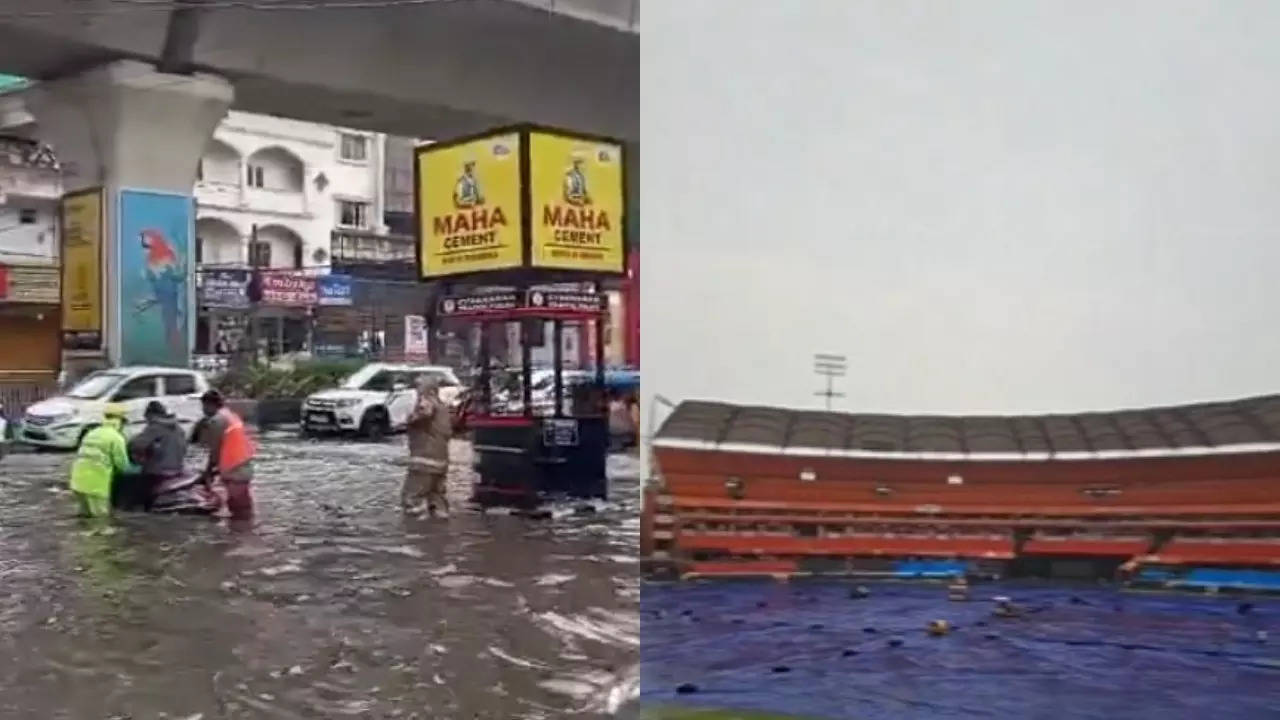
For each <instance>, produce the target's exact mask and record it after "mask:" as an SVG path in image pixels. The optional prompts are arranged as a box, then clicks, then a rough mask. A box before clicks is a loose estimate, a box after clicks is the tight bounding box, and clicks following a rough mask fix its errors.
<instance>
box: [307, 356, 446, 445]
mask: <svg viewBox="0 0 1280 720" xmlns="http://www.w3.org/2000/svg"><path fill="white" fill-rule="evenodd" d="M420 375H433V376H435V377H437V378H438V379H439V380H440V399H442V400H444V401H445V402H447V403H449V405H450V406H452V405H454V404H456V403H457V400H458V393H460V392H461V391H462V383H460V382H458V376H457V375H456V374H454V372H453V369H452V368H449V367H445V366H443V365H409V364H403V363H370V364H368V365H365V366H364V367H362V368H360V369H359V370H357V371H356V372H355V373H353V374H352V375H351V376H350V377H348V378H347V379H346V380H344V381H343V383H342V385H341V386H339V387H337V388H334V389H333V390H322V391H321V392H318V393H315V394H313V395H311V396H310V397H308V398H307V399H306V402H304V403H303V404H302V432H303V433H304V434H306V435H315V434H319V433H352V432H354V433H359V434H361V435H365V436H367V437H374V438H377V437H382V436H383V435H386V434H388V433H392V432H397V431H400V430H403V429H404V428H405V425H406V424H407V423H408V421H409V413H410V412H411V411H412V410H413V406H414V404H415V403H416V402H417V398H418V393H417V391H416V390H415V389H414V380H415V379H416V378H417V377H418V376H420Z"/></svg>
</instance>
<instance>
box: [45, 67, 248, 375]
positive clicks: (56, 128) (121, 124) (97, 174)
mask: <svg viewBox="0 0 1280 720" xmlns="http://www.w3.org/2000/svg"><path fill="white" fill-rule="evenodd" d="M26 96H27V106H28V108H29V109H30V111H31V114H32V115H34V116H35V118H36V121H37V123H38V125H39V127H40V129H41V133H42V135H43V136H44V139H46V140H47V141H48V142H49V143H50V144H51V145H52V146H53V148H54V152H55V153H56V154H57V156H58V160H59V162H60V163H61V165H62V168H63V184H64V187H65V192H67V193H76V192H79V191H85V190H93V189H100V190H101V192H102V217H103V223H102V225H103V231H102V252H101V261H100V263H99V267H100V269H101V273H102V275H101V282H100V283H99V287H100V288H101V295H102V299H101V304H100V308H101V309H100V313H101V318H102V325H101V337H102V343H101V347H100V348H99V349H96V350H74V351H71V350H69V351H68V352H67V358H66V359H67V363H66V364H67V365H68V370H69V371H71V372H72V373H75V372H76V370H77V369H78V367H77V366H79V367H83V366H84V365H102V364H109V365H123V364H144V363H145V364H156V365H168V366H186V365H187V364H188V363H189V362H190V354H191V347H192V343H193V341H194V337H195V325H196V322H195V259H196V252H195V237H194V233H195V201H194V199H193V197H192V188H193V186H194V184H195V179H196V172H197V167H198V165H199V162H200V157H201V155H202V154H203V153H204V150H205V147H206V145H207V143H208V142H209V139H210V138H211V137H212V136H213V131H214V129H215V128H216V127H217V125H218V123H219V122H220V121H221V120H222V119H223V117H224V116H225V115H226V112H227V109H228V107H230V105H231V101H232V99H233V97H234V89H233V87H232V86H231V84H230V83H229V82H228V81H227V80H225V79H223V78H220V77H217V76H213V75H204V74H192V75H171V74H166V73H161V72H158V71H157V70H156V69H155V68H154V67H153V66H152V65H149V64H147V63H142V62H138V61H133V60H122V61H117V62H112V63H110V64H107V65H103V66H100V67H97V68H94V69H91V70H88V71H86V72H83V73H81V74H79V75H75V76H70V77H66V78H62V79H59V80H54V81H49V82H42V83H39V84H37V85H35V86H34V87H33V88H31V89H30V90H28V91H27V92H26ZM80 257H81V262H87V261H84V260H83V257H84V254H82V255H81V256H80ZM74 261H75V260H74V258H73V259H71V260H68V259H67V258H64V262H74ZM85 271H87V268H86V269H84V270H78V269H75V268H72V269H71V272H72V273H74V272H81V273H82V274H83V273H84V272H85ZM64 277H70V278H72V282H77V281H76V280H75V279H74V278H75V277H76V276H75V275H74V274H70V275H68V274H65V273H64ZM64 292H67V290H64Z"/></svg>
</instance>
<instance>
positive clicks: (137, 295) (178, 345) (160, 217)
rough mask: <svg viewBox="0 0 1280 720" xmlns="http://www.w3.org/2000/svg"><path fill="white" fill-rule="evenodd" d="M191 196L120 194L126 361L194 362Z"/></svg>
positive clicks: (122, 339) (181, 364) (122, 349)
mask: <svg viewBox="0 0 1280 720" xmlns="http://www.w3.org/2000/svg"><path fill="white" fill-rule="evenodd" d="M194 220H195V204H194V202H193V201H192V199H191V198H190V197H189V196H186V197H184V196H181V195H177V194H173V195H170V194H166V193H158V192H149V191H142V190H124V191H122V192H121V194H120V234H119V235H118V238H119V253H120V254H119V258H120V281H121V282H120V304H119V306H118V307H119V313H120V315H119V318H120V321H119V322H120V325H119V327H120V333H121V335H120V363H121V364H123V365H165V366H171V367H185V366H186V365H187V364H188V363H189V362H190V351H191V347H190V343H191V332H190V331H191V325H192V324H193V322H194V318H193V315H194V309H193V308H192V307H191V302H192V297H191V288H192V283H194V282H195V279H194V277H193V274H192V271H193V270H194V268H193V267H191V265H190V263H191V252H190V247H191V237H192V235H193V232H192V230H193V224H194Z"/></svg>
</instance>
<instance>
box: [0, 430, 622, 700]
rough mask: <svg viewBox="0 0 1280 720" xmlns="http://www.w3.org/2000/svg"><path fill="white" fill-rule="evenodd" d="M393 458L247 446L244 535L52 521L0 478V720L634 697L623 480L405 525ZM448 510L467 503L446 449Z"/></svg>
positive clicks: (383, 452) (63, 463)
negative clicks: (532, 507)
mask: <svg viewBox="0 0 1280 720" xmlns="http://www.w3.org/2000/svg"><path fill="white" fill-rule="evenodd" d="M403 454H404V450H403V448H402V447H401V445H400V443H399V442H395V443H390V444H385V445H378V444H355V443H351V444H343V443H299V442H297V441H295V440H293V439H292V438H289V437H285V436H279V437H268V438H266V439H265V440H264V442H263V448H262V459H261V461H260V462H259V464H258V471H257V474H258V480H257V481H256V488H255V492H256V495H257V501H258V510H259V519H258V521H257V522H256V523H255V524H254V525H253V526H252V527H250V528H228V527H227V526H226V525H220V524H216V523H212V522H209V521H207V520H202V519H193V518H182V517H161V516H126V517H122V518H119V519H117V521H116V522H115V523H114V526H113V528H114V531H113V532H94V531H92V530H91V529H89V528H88V527H87V526H85V525H83V524H81V523H80V522H79V521H76V520H74V519H73V518H71V517H70V502H69V499H68V498H67V497H65V495H64V494H62V493H61V492H60V491H59V488H60V487H61V486H62V484H63V483H64V480H65V477H66V474H65V473H66V468H67V464H68V462H69V458H67V457H66V456H61V455H12V456H9V457H7V458H5V459H4V460H3V462H2V463H0V545H2V546H3V548H4V552H3V553H2V554H0V581H3V583H4V587H5V590H6V593H5V594H3V595H0V631H2V632H0V646H2V650H3V652H2V653H0V687H3V689H2V690H0V717H48V718H60V717H67V718H81V717H113V716H119V717H169V718H187V717H191V716H193V715H196V714H198V713H204V716H205V717H209V718H212V717H218V718H315V717H334V718H336V717H348V716H349V717H388V718H391V717H395V718H422V719H424V720H425V719H426V718H452V717H459V718H461V717H465V718H476V717H479V718H490V717H491V718H553V717H564V716H565V715H567V714H574V715H575V716H578V717H591V716H592V714H597V713H604V712H607V711H609V710H611V709H612V708H614V707H616V706H617V705H618V704H619V703H620V702H621V701H622V700H624V699H626V697H627V696H628V695H630V694H633V693H634V688H635V685H636V683H635V672H636V671H635V660H636V657H637V654H638V632H639V626H638V616H637V614H636V606H637V602H638V595H639V591H638V583H637V580H636V565H635V557H636V548H637V544H638V535H639V524H638V520H637V503H638V497H637V495H638V493H637V490H636V488H637V482H638V477H637V476H638V462H637V461H636V460H635V459H634V458H632V457H627V456H618V457H614V458H612V459H611V475H612V476H613V494H614V497H615V498H617V500H616V501H615V502H612V503H609V504H606V505H602V506H600V507H599V508H597V511H596V512H592V513H586V514H580V513H577V512H574V511H573V509H572V508H568V507H566V508H558V509H557V510H558V511H557V513H556V516H557V517H556V519H555V520H552V521H533V520H526V519H523V518H518V517H512V516H508V515H502V514H485V515H481V514H473V513H458V514H456V515H455V516H454V517H452V518H450V519H449V520H447V521H443V522H442V521H434V520H425V521H424V520H416V519H412V518H408V519H406V518H405V517H403V516H402V514H401V513H400V511H399V508H398V505H397V499H398V490H399V482H400V479H401V477H402V473H403V469H402V466H401V465H400V463H399V460H400V458H402V457H403ZM453 454H454V461H455V468H456V469H457V470H456V472H455V475H454V477H452V478H451V494H452V495H454V496H455V497H454V498H453V499H455V500H456V501H458V502H464V501H465V499H466V495H467V490H468V484H469V477H467V472H466V469H467V468H469V467H470V457H469V447H468V446H467V445H466V444H465V443H455V445H454V448H453Z"/></svg>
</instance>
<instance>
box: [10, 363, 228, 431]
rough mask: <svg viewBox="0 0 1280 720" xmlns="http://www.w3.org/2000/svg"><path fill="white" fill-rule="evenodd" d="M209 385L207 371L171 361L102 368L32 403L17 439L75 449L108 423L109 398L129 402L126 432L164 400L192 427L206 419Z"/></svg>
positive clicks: (139, 424) (185, 426) (182, 422)
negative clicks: (176, 365)
mask: <svg viewBox="0 0 1280 720" xmlns="http://www.w3.org/2000/svg"><path fill="white" fill-rule="evenodd" d="M208 389H209V382H208V381H207V380H205V377H204V375H202V374H200V373H198V372H196V371H194V370H184V369H182V368H165V367H139V366H133V367H119V368H112V369H110V370H100V371H98V372H95V373H93V374H92V375H89V376H88V377H86V378H85V379H83V380H81V381H80V382H78V383H76V385H75V387H73V388H71V389H70V390H68V391H66V393H65V394H63V395H58V396H55V397H51V398H49V399H47V400H42V401H40V402H38V403H36V404H34V405H32V406H30V407H28V408H27V412H26V414H25V415H23V417H22V424H21V426H20V427H19V428H18V429H17V431H16V432H15V433H14V435H15V437H14V439H15V440H16V441H18V442H21V443H23V444H26V445H34V446H36V447H46V448H55V449H60V450H74V449H76V448H77V447H79V445H80V439H81V438H83V437H84V435H85V433H87V432H89V431H90V430H92V429H93V428H95V427H97V426H98V425H100V424H102V412H103V409H104V408H105V407H106V405H107V404H108V403H119V404H120V405H123V406H124V412H125V426H124V432H125V435H126V436H128V437H132V436H134V435H136V434H138V433H139V432H141V431H142V428H143V426H144V425H145V424H146V421H145V419H144V418H143V416H142V414H143V410H145V409H146V407H147V403H149V402H151V401H152V400H159V401H160V402H161V403H163V404H164V406H165V408H167V409H168V410H169V412H171V413H173V414H174V415H176V416H177V418H178V423H179V424H180V425H181V426H182V428H183V430H185V431H187V432H190V430H191V428H192V427H193V426H194V425H195V423H196V421H198V420H199V419H200V416H201V410H200V396H201V395H202V394H204V392H205V391H206V390H208Z"/></svg>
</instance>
